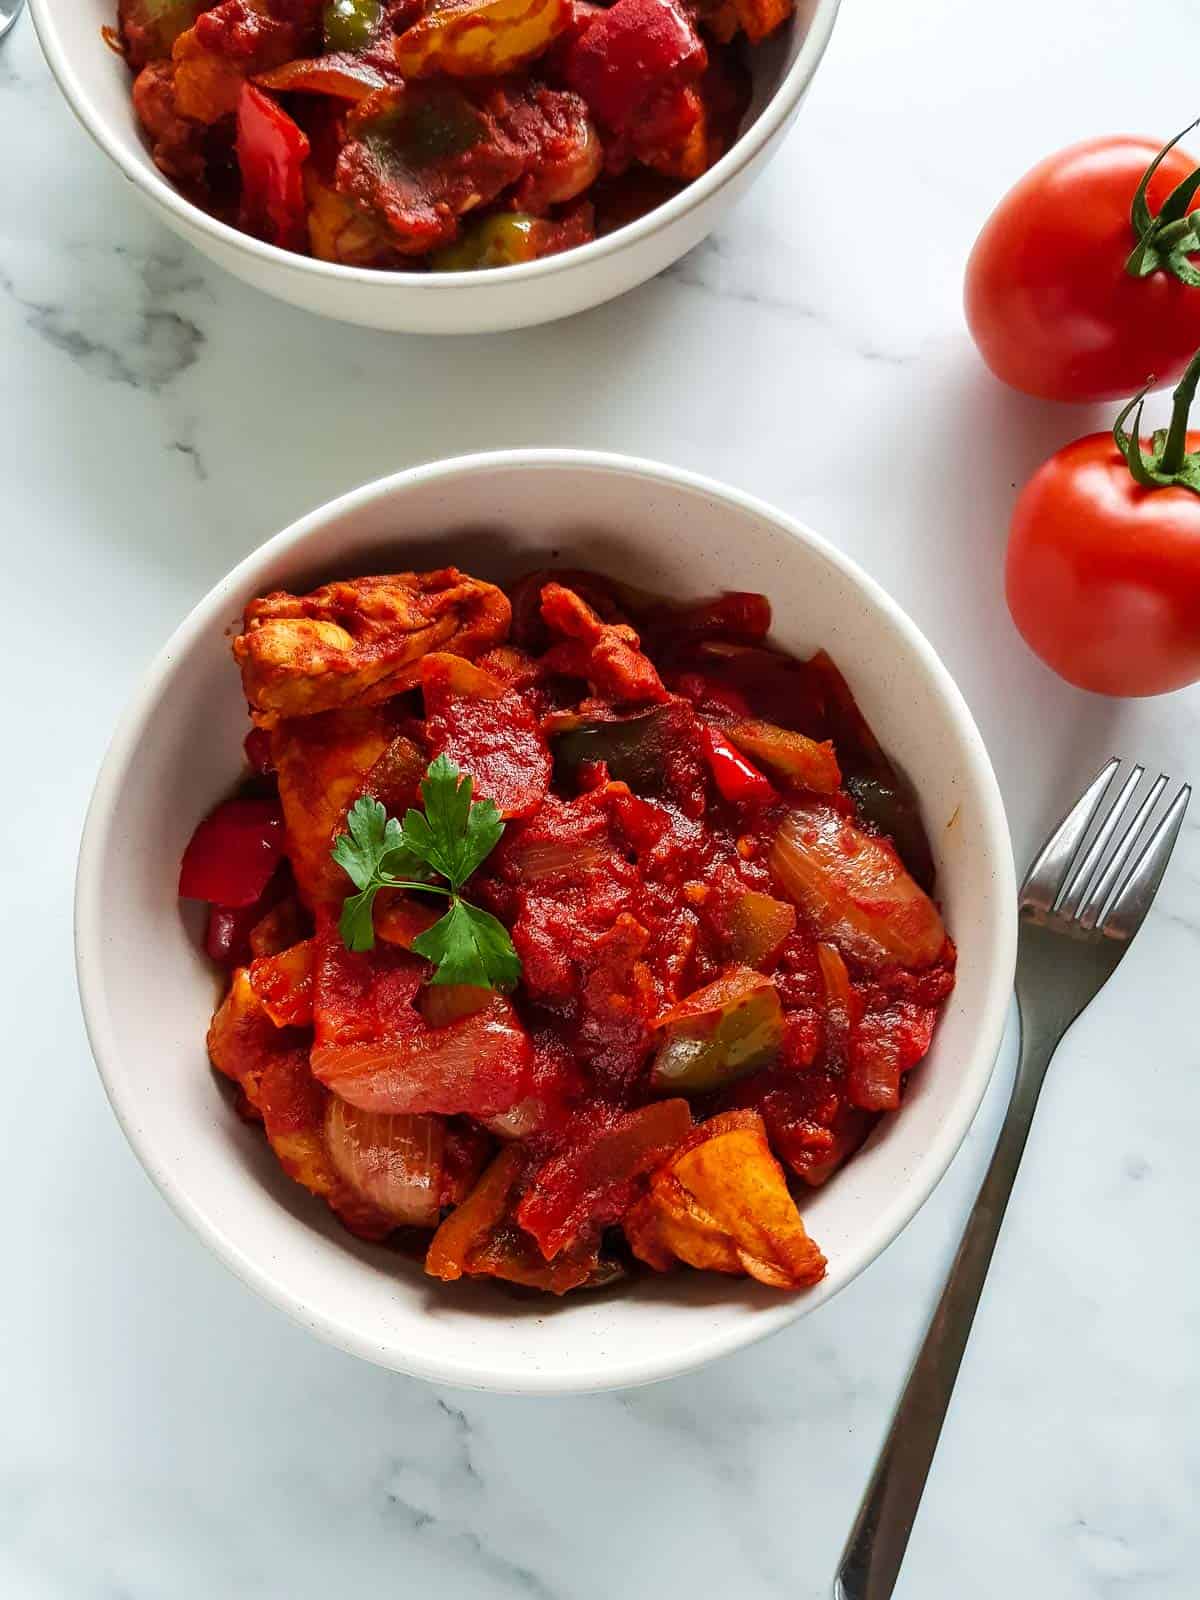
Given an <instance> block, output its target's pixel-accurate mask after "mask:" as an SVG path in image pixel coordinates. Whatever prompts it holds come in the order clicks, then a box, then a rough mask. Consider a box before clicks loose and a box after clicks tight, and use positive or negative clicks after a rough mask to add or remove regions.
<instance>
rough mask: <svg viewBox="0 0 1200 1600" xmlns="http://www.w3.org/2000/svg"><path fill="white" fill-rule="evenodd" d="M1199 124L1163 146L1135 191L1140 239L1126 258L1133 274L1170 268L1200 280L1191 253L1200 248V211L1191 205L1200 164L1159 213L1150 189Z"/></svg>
mask: <svg viewBox="0 0 1200 1600" xmlns="http://www.w3.org/2000/svg"><path fill="white" fill-rule="evenodd" d="M1198 126H1200V120H1197V121H1196V122H1192V123H1190V124H1189V125H1188V126H1187V127H1186V128H1184V129H1183V130H1182V132H1180V133H1177V134H1176V135H1175V137H1174V138H1173V139H1171V140H1170V141H1169V142H1168V143H1167V144H1165V145H1164V146H1163V147H1162V149H1161V150H1160V151H1159V152H1158V154H1157V155H1156V156H1155V158H1154V160H1153V161H1152V162H1151V163H1150V165H1149V166H1148V167H1147V168H1146V170H1145V172H1143V173H1142V177H1141V181H1140V182H1139V184H1138V186H1137V189H1136V190H1135V191H1134V196H1133V203H1132V205H1131V206H1130V210H1129V220H1130V223H1131V224H1132V227H1133V232H1134V235H1135V237H1136V239H1137V243H1136V244H1135V245H1134V247H1133V249H1132V251H1131V252H1130V254H1129V257H1128V259H1127V260H1126V262H1125V271H1126V272H1127V273H1128V274H1129V275H1130V277H1131V278H1146V277H1149V275H1150V274H1151V273H1152V272H1167V273H1170V275H1171V276H1172V277H1174V278H1178V279H1179V281H1180V282H1181V283H1187V284H1194V283H1195V281H1196V273H1195V269H1194V268H1193V267H1192V266H1191V263H1190V262H1189V261H1188V259H1187V257H1188V255H1189V254H1190V253H1191V252H1194V251H1200V231H1198V230H1200V213H1196V214H1193V213H1192V211H1191V209H1190V207H1191V204H1192V201H1193V200H1194V199H1195V197H1196V194H1197V192H1198V191H1200V167H1197V168H1196V169H1195V170H1194V171H1192V172H1190V173H1189V174H1188V176H1187V177H1186V178H1184V179H1183V181H1182V182H1181V183H1179V184H1177V185H1176V186H1175V188H1174V189H1172V191H1171V193H1170V194H1169V195H1168V196H1167V198H1166V199H1165V200H1164V201H1163V204H1162V208H1161V210H1160V211H1159V213H1158V215H1157V216H1154V215H1153V213H1152V212H1151V210H1150V205H1149V202H1148V200H1147V199H1146V193H1147V190H1148V189H1149V187H1150V182H1151V180H1152V179H1153V177H1154V174H1155V173H1156V172H1157V171H1158V169H1159V167H1160V165H1161V164H1162V162H1163V160H1164V159H1165V158H1166V156H1167V155H1168V154H1169V153H1170V152H1171V151H1172V150H1173V149H1174V148H1175V146H1176V145H1177V144H1178V143H1179V141H1180V140H1181V139H1182V138H1184V137H1185V136H1186V135H1187V134H1189V133H1191V131H1192V129H1193V128H1196V127H1198Z"/></svg>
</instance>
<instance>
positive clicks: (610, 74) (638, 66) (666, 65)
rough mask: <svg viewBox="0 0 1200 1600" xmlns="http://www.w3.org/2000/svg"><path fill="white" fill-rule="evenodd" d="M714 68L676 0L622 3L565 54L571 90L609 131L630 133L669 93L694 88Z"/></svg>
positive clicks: (565, 71) (596, 21)
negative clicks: (648, 107) (654, 103)
mask: <svg viewBox="0 0 1200 1600" xmlns="http://www.w3.org/2000/svg"><path fill="white" fill-rule="evenodd" d="M707 65H708V52H707V51H706V50H705V48H704V43H703V41H702V40H701V38H700V35H699V34H698V33H697V32H696V30H695V28H694V27H693V26H692V24H691V22H690V20H689V19H688V17H687V16H686V15H685V14H684V12H683V10H682V9H681V8H680V7H679V6H678V5H676V4H675V0H616V4H615V5H613V6H610V7H609V9H608V10H607V11H602V12H600V14H599V15H598V16H596V17H595V18H593V19H592V20H591V21H589V22H588V24H587V26H586V28H585V29H584V30H583V32H582V33H581V34H580V36H579V37H578V38H575V39H572V40H571V42H570V44H569V45H568V46H567V48H566V49H565V51H564V54H563V76H564V78H565V79H566V83H567V86H568V88H571V89H574V90H575V91H576V93H577V94H581V95H582V96H583V98H584V99H585V100H586V101H587V103H588V106H589V108H590V109H591V110H592V112H593V113H594V114H595V116H596V117H597V118H598V119H599V121H600V122H602V123H604V124H605V125H606V126H607V127H609V128H628V127H630V126H631V124H632V123H633V122H634V121H635V120H636V118H637V116H638V113H639V112H640V111H641V110H642V109H643V108H644V107H645V106H646V105H647V103H648V102H649V101H650V100H653V99H655V98H656V97H657V96H659V95H661V94H662V93H663V91H664V90H668V89H675V88H680V87H682V86H683V85H684V84H689V83H694V82H695V81H696V79H697V78H699V77H700V75H701V73H702V72H703V71H704V69H705V67H706V66H707Z"/></svg>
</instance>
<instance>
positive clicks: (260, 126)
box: [237, 83, 309, 250]
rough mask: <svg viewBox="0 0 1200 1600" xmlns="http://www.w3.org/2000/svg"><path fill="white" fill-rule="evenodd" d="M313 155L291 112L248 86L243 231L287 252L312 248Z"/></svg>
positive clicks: (240, 138)
mask: <svg viewBox="0 0 1200 1600" xmlns="http://www.w3.org/2000/svg"><path fill="white" fill-rule="evenodd" d="M308 152H309V144H308V139H307V137H306V136H305V134H304V133H303V131H302V130H301V129H300V128H299V127H298V126H297V125H296V123H294V122H293V121H292V119H291V117H289V116H288V114H287V112H286V111H284V110H283V109H282V108H281V107H280V106H279V105H277V104H276V102H275V101H274V100H272V99H271V97H270V95H268V94H264V93H263V91H262V90H261V89H256V88H255V87H254V85H253V84H252V83H246V84H243V85H242V91H241V94H240V96H239V97H238V106H237V158H238V166H239V167H240V168H241V173H242V201H241V210H240V215H239V226H240V227H242V228H244V229H245V230H246V231H247V232H248V233H253V234H256V235H257V236H258V237H259V238H261V239H265V240H266V241H267V243H268V244H277V245H279V246H280V248H281V249H283V250H305V249H306V248H307V244H308V206H307V202H306V200H305V197H304V163H305V161H306V160H307V159H308Z"/></svg>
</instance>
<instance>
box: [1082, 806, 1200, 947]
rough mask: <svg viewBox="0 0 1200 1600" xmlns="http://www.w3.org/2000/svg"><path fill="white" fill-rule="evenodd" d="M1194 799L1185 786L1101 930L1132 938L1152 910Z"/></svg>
mask: <svg viewBox="0 0 1200 1600" xmlns="http://www.w3.org/2000/svg"><path fill="white" fill-rule="evenodd" d="M1191 797H1192V788H1191V785H1190V784H1188V783H1185V784H1184V786H1183V788H1182V789H1180V791H1179V793H1178V794H1177V795H1176V796H1175V799H1174V800H1173V801H1172V803H1171V807H1170V809H1169V810H1168V812H1167V814H1166V815H1165V816H1164V817H1163V819H1162V821H1161V822H1160V823H1159V825H1158V827H1157V828H1155V830H1154V832H1153V833H1152V834H1151V835H1150V837H1149V839H1147V840H1146V843H1145V844H1144V845H1143V846H1142V849H1141V851H1140V852H1139V853H1138V857H1137V859H1136V860H1135V861H1134V863H1133V866H1132V867H1131V868H1130V869H1129V874H1128V876H1127V877H1126V879H1125V882H1124V883H1123V884H1122V885H1121V887H1120V888H1119V889H1118V890H1117V894H1116V897H1115V899H1114V900H1113V903H1112V905H1111V906H1109V908H1108V910H1107V911H1106V912H1105V913H1104V915H1103V917H1102V918H1101V919H1100V922H1099V924H1098V927H1099V931H1100V932H1101V933H1103V934H1107V935H1108V936H1109V937H1110V938H1114V939H1126V940H1128V939H1132V938H1133V936H1134V934H1135V933H1136V932H1137V931H1138V929H1139V928H1140V927H1141V925H1142V919H1143V917H1144V916H1145V915H1146V913H1147V911H1149V909H1150V903H1151V901H1152V900H1153V899H1154V896H1155V894H1156V893H1157V891H1158V886H1159V884H1160V883H1161V882H1162V875H1163V873H1164V872H1165V871H1166V870H1167V862H1168V861H1169V860H1170V859H1171V851H1172V850H1174V848H1175V841H1176V839H1178V837H1179V830H1180V829H1181V828H1182V827H1183V818H1184V813H1185V812H1186V811H1187V808H1188V801H1189V800H1190V799H1191Z"/></svg>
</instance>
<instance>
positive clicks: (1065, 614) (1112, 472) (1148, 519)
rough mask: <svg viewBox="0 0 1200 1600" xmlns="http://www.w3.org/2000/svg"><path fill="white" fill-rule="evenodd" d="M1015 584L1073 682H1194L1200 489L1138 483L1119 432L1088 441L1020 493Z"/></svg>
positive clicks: (1099, 688) (1145, 687) (1031, 624)
mask: <svg viewBox="0 0 1200 1600" xmlns="http://www.w3.org/2000/svg"><path fill="white" fill-rule="evenodd" d="M1187 447H1188V450H1189V451H1194V450H1200V433H1189V434H1188V436H1187ZM1143 448H1144V449H1145V450H1147V451H1148V450H1149V448H1150V443H1149V441H1148V440H1147V441H1145V444H1144V446H1143ZM1007 588H1008V608H1009V610H1010V611H1011V612H1012V616H1013V621H1014V622H1015V623H1016V625H1017V627H1018V628H1019V629H1020V631H1021V633H1022V635H1023V636H1024V638H1025V641H1026V643H1027V644H1029V645H1030V646H1031V648H1032V649H1034V650H1035V651H1036V652H1037V653H1038V655H1039V656H1041V658H1042V660H1043V661H1045V662H1046V664H1047V665H1048V666H1051V667H1053V668H1054V670H1055V672H1057V673H1059V674H1060V676H1062V677H1064V678H1066V680H1067V682H1068V683H1073V684H1076V685H1077V686H1078V687H1079V688H1080V689H1091V690H1092V691H1093V692H1094V693H1096V694H1111V695H1146V694H1165V693H1166V692H1167V691H1168V690H1170V689H1179V688H1182V687H1183V685H1184V684H1186V683H1193V682H1194V681H1195V680H1196V679H1198V678H1200V495H1198V494H1196V493H1194V492H1193V491H1192V490H1190V489H1185V488H1182V487H1178V486H1174V487H1168V488H1154V489H1148V488H1143V487H1141V486H1140V485H1139V484H1137V483H1135V482H1134V480H1133V477H1132V476H1131V474H1130V471H1129V467H1128V466H1127V465H1126V462H1125V459H1124V457H1123V456H1122V454H1121V452H1120V451H1119V450H1118V449H1117V446H1116V444H1115V443H1114V442H1113V438H1112V435H1111V434H1107V433H1093V434H1090V435H1089V436H1088V437H1087V438H1086V439H1078V440H1076V442H1075V443H1074V444H1070V445H1068V446H1067V447H1066V449H1065V450H1060V451H1059V452H1058V454H1057V455H1054V456H1051V458H1050V460H1049V461H1047V462H1046V463H1045V465H1044V466H1042V467H1041V468H1039V470H1038V471H1037V472H1036V473H1035V474H1034V476H1033V477H1032V478H1031V479H1030V481H1029V483H1028V484H1027V485H1026V486H1025V489H1024V491H1023V492H1022V494H1021V497H1020V499H1019V500H1018V501H1017V506H1016V510H1015V512H1014V513H1013V521H1012V532H1011V534H1010V536H1009V545H1008V570H1007Z"/></svg>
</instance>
